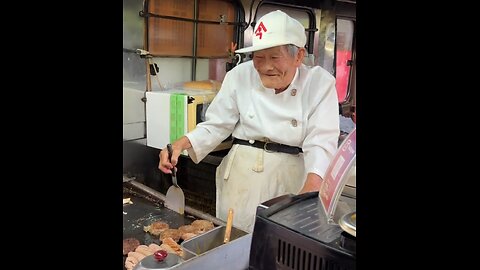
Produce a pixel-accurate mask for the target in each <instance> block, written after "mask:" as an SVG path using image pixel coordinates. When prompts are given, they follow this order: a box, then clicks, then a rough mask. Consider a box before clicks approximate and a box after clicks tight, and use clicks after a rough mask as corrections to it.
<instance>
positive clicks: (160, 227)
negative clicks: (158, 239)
mask: <svg viewBox="0 0 480 270" xmlns="http://www.w3.org/2000/svg"><path fill="white" fill-rule="evenodd" d="M168 228H169V226H168V224H167V223H165V222H163V221H159V220H157V221H155V222H153V223H151V224H150V225H148V226H144V227H143V230H144V231H146V232H148V233H151V234H152V235H155V236H159V235H160V233H162V232H163V231H165V230H167V229H168Z"/></svg>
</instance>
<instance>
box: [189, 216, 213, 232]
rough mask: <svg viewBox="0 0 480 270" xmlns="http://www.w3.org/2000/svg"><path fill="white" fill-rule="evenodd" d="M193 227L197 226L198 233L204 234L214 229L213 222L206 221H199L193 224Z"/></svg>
mask: <svg viewBox="0 0 480 270" xmlns="http://www.w3.org/2000/svg"><path fill="white" fill-rule="evenodd" d="M192 226H195V227H197V228H198V231H197V232H196V233H198V234H200V233H204V232H208V231H209V230H211V229H213V227H214V226H213V222H211V221H208V220H205V219H197V220H195V221H193V222H192Z"/></svg>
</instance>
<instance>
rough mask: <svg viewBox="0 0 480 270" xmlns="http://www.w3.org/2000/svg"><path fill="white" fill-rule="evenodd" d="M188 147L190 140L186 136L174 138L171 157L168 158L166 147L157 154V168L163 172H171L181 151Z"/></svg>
mask: <svg viewBox="0 0 480 270" xmlns="http://www.w3.org/2000/svg"><path fill="white" fill-rule="evenodd" d="M190 147H192V144H191V143H190V140H189V139H188V138H187V137H186V136H183V137H181V138H180V139H178V140H176V141H175V142H174V143H172V150H173V151H172V157H171V158H170V159H169V158H168V150H167V147H165V148H163V149H162V151H160V154H158V156H159V157H160V162H159V163H158V168H159V169H160V170H161V171H162V172H164V173H168V174H171V173H172V169H173V168H174V167H175V166H176V165H177V162H178V157H179V156H180V154H181V153H182V151H183V150H185V149H188V148H190Z"/></svg>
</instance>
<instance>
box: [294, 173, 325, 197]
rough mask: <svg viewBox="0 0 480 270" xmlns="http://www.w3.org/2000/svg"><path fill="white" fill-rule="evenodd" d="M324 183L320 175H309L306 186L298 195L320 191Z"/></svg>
mask: <svg viewBox="0 0 480 270" xmlns="http://www.w3.org/2000/svg"><path fill="white" fill-rule="evenodd" d="M322 181H323V179H322V178H321V177H320V176H319V175H317V174H314V173H309V174H308V175H307V180H306V181H305V184H304V185H303V188H302V190H300V192H299V193H298V194H302V193H307V192H312V191H319V190H320V185H321V184H322Z"/></svg>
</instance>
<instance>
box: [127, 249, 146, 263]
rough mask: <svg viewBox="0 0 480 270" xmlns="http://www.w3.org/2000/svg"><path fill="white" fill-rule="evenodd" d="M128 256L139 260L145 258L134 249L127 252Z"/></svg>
mask: <svg viewBox="0 0 480 270" xmlns="http://www.w3.org/2000/svg"><path fill="white" fill-rule="evenodd" d="M128 257H134V258H135V259H137V261H141V260H142V259H143V258H145V255H143V254H142V253H138V252H136V251H131V252H129V253H128Z"/></svg>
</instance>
